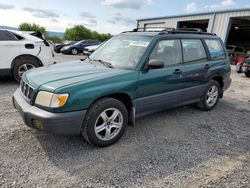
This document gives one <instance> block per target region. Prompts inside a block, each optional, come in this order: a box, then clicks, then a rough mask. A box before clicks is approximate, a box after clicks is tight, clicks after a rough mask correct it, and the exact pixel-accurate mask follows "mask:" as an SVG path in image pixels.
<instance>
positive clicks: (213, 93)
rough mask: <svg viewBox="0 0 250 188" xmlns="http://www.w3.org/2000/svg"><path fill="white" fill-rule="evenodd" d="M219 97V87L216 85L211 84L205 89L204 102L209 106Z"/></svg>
mask: <svg viewBox="0 0 250 188" xmlns="http://www.w3.org/2000/svg"><path fill="white" fill-rule="evenodd" d="M218 97H219V89H218V87H217V86H215V85H213V86H211V87H210V88H209V89H208V91H207V97H206V103H207V105H208V106H209V107H213V106H214V105H215V103H216V101H217V99H218Z"/></svg>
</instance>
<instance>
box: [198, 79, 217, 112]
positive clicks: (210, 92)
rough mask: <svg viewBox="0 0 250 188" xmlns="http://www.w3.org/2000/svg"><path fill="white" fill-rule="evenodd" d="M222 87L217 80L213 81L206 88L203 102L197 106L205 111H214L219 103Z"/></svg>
mask: <svg viewBox="0 0 250 188" xmlns="http://www.w3.org/2000/svg"><path fill="white" fill-rule="evenodd" d="M220 93H221V87H220V85H219V83H218V82H217V81H215V80H211V81H210V82H209V84H208V87H207V88H206V90H205V92H204V94H203V96H202V98H201V101H200V102H199V103H198V104H197V106H198V108H200V109H201V110H204V111H210V110H212V109H213V108H214V107H215V106H216V105H217V103H218V101H219V96H220Z"/></svg>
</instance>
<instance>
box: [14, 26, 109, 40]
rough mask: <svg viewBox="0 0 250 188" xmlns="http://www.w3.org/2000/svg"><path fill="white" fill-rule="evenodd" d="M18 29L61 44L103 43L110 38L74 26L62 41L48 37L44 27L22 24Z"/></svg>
mask: <svg viewBox="0 0 250 188" xmlns="http://www.w3.org/2000/svg"><path fill="white" fill-rule="evenodd" d="M18 29H19V30H20V31H35V32H41V33H43V34H44V35H45V37H46V38H47V39H49V40H51V41H52V42H54V43H62V42H63V40H70V41H79V40H84V39H96V40H99V41H102V42H103V41H106V40H108V39H110V38H111V37H112V35H111V34H109V33H108V34H102V33H98V32H97V31H92V30H90V29H88V28H86V27H85V26H83V25H76V26H74V27H72V28H68V29H66V31H65V33H64V38H63V39H62V38H60V37H58V36H49V35H48V32H47V30H46V28H45V27H42V26H40V25H38V24H35V23H33V24H30V23H22V24H20V25H19V27H18Z"/></svg>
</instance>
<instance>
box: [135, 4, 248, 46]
mask: <svg viewBox="0 0 250 188" xmlns="http://www.w3.org/2000/svg"><path fill="white" fill-rule="evenodd" d="M137 27H138V28H146V27H172V28H200V29H202V30H203V31H207V32H211V33H216V34H217V35H218V36H220V37H221V38H222V40H223V41H224V42H225V44H227V45H237V46H243V47H244V48H245V49H246V50H250V8H248V9H237V10H225V11H215V12H206V13H199V14H189V15H179V16H168V17H156V18H145V19H139V20H137Z"/></svg>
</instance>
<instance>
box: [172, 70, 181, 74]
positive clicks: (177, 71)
mask: <svg viewBox="0 0 250 188" xmlns="http://www.w3.org/2000/svg"><path fill="white" fill-rule="evenodd" d="M173 73H174V74H181V73H182V71H181V69H175V70H174V72H173Z"/></svg>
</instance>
